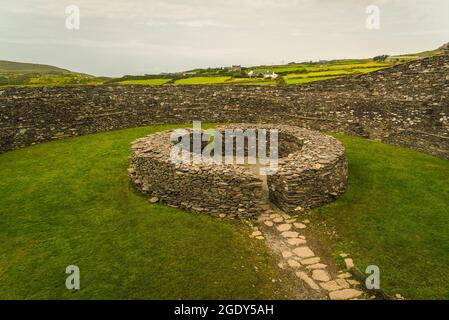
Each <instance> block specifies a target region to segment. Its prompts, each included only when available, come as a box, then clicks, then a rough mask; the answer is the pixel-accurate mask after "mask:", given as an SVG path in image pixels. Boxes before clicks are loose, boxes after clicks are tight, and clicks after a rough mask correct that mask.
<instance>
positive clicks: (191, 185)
mask: <svg viewBox="0 0 449 320" xmlns="http://www.w3.org/2000/svg"><path fill="white" fill-rule="evenodd" d="M229 129H242V130H247V129H255V130H260V129H266V130H269V129H277V130H278V132H279V138H278V143H279V145H278V149H279V160H278V168H277V170H276V171H275V172H274V174H271V175H268V176H266V179H265V180H264V177H262V176H260V175H258V174H257V172H258V171H257V170H254V168H251V167H250V166H249V165H247V164H246V165H245V164H242V165H238V164H226V163H214V162H204V161H203V162H199V161H198V162H194V161H192V162H189V163H176V162H173V159H172V157H171V151H172V147H173V143H172V142H171V140H170V137H171V134H172V131H171V130H168V131H163V132H159V133H155V134H152V135H149V136H147V137H144V138H140V139H138V140H136V141H135V142H134V143H133V146H132V149H133V154H132V157H131V161H130V162H131V163H130V167H129V169H128V172H129V176H130V178H131V180H132V182H133V183H134V184H135V186H136V187H137V188H138V189H139V190H140V191H141V192H143V193H144V194H146V195H148V196H150V197H153V198H157V199H158V200H159V199H160V200H161V201H162V202H164V203H167V204H169V205H171V206H175V207H179V208H183V209H187V210H190V211H194V212H205V213H208V214H211V215H217V216H219V215H222V216H224V215H226V216H228V217H254V216H256V215H259V214H260V213H261V212H263V210H264V209H263V207H264V205H265V204H266V203H267V201H268V199H269V200H270V201H271V202H272V203H274V204H276V205H277V206H278V207H279V208H280V209H282V210H284V211H285V212H289V213H295V212H302V211H304V210H306V209H311V208H314V207H317V206H320V205H322V204H325V203H327V202H329V201H332V200H334V199H335V198H336V197H338V196H339V195H340V194H342V193H343V192H344V191H345V190H346V188H347V177H348V167H347V161H346V157H345V150H344V147H343V145H342V144H341V143H340V142H339V141H337V140H336V139H334V138H332V137H329V136H326V135H324V134H322V133H319V132H317V131H312V130H307V129H302V128H298V127H293V126H287V125H268V124H266V125H256V124H238V125H229V126H220V127H218V130H219V131H220V132H223V131H224V130H229ZM188 132H192V130H190V131H188ZM233 146H234V148H235V144H234V143H233ZM268 148H269V146H268ZM234 155H235V150H234ZM246 156H247V154H246Z"/></svg>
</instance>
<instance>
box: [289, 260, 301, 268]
mask: <svg viewBox="0 0 449 320" xmlns="http://www.w3.org/2000/svg"><path fill="white" fill-rule="evenodd" d="M287 263H288V265H289V266H290V267H292V268H299V267H300V266H301V264H300V263H299V262H298V261H296V260H293V259H289V260H288V261H287Z"/></svg>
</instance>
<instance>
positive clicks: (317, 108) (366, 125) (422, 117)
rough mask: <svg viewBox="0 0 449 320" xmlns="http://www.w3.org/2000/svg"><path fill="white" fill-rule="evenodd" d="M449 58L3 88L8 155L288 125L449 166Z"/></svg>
mask: <svg viewBox="0 0 449 320" xmlns="http://www.w3.org/2000/svg"><path fill="white" fill-rule="evenodd" d="M448 110H449V55H441V56H437V57H431V58H426V59H421V60H417V61H413V62H410V63H406V64H403V65H399V66H396V67H393V68H389V69H385V70H380V71H376V72H372V73H368V74H363V75H359V76H355V77H342V78H336V79H331V80H326V81H320V82H315V83H311V84H307V85H300V86H285V87H267V86H223V85H220V86H217V85H213V86H212V85H210V86H170V85H168V86H138V85H136V86H120V85H117V86H79V87H39V88H0V152H1V151H8V150H13V149H16V148H20V147H24V146H28V145H31V144H35V143H40V142H43V141H48V140H53V139H60V138H64V137H72V136H78V135H84V134H89V133H94V132H101V131H107V130H114V129H120V128H128V127H136V126H143V125H149V124H160V123H190V122H191V121H193V120H201V121H203V122H222V123H223V122H251V123H267V122H271V123H279V124H291V125H297V126H301V127H308V128H312V129H317V130H322V131H334V132H341V133H347V134H351V135H357V136H361V137H366V138H371V139H377V140H380V141H384V142H387V143H392V144H397V145H401V146H406V147H410V148H413V149H415V150H418V151H422V152H426V153H429V154H432V155H436V156H439V157H441V158H445V159H449V111H448Z"/></svg>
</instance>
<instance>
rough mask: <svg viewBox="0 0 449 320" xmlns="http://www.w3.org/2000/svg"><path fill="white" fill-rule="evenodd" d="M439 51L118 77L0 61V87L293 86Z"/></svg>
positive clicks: (374, 68)
mask: <svg viewBox="0 0 449 320" xmlns="http://www.w3.org/2000/svg"><path fill="white" fill-rule="evenodd" d="M440 52H441V51H440V50H433V51H425V52H421V53H413V54H407V55H405V54H404V55H396V56H389V57H387V56H385V57H387V58H386V60H385V61H383V62H380V60H379V59H374V58H373V59H343V60H332V61H322V62H301V63H292V64H287V65H271V66H267V65H262V66H254V67H243V68H242V69H241V70H231V69H229V68H228V69H226V68H204V69H193V70H190V71H185V72H178V73H173V74H171V75H167V74H164V75H144V76H142V75H141V76H133V75H127V76H123V77H121V78H107V77H94V76H90V75H87V74H82V73H76V72H72V71H69V70H66V69H61V68H58V67H54V66H49V65H42V64H32V63H20V62H12V61H4V60H0V86H69V85H99V84H125V85H127V84H130V85H164V84H176V85H205V84H228V85H236V84H238V85H240V84H241V85H281V84H283V83H285V84H287V85H294V84H302V83H307V82H313V81H320V80H325V79H330V78H332V77H338V76H345V75H347V76H350V75H356V74H360V73H366V72H373V71H376V70H380V69H383V68H388V67H392V66H394V65H396V64H398V63H404V62H407V61H410V60H414V59H419V58H423V57H430V56H434V55H436V54H439V53H440ZM251 70H253V71H256V72H259V73H261V72H266V71H273V72H275V73H277V74H278V75H279V78H278V80H270V79H267V80H265V79H263V78H262V77H260V78H248V77H247V73H248V72H249V71H251ZM192 74H193V76H192ZM148 78H149V79H148ZM282 80H283V81H282Z"/></svg>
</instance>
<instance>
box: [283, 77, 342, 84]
mask: <svg viewBox="0 0 449 320" xmlns="http://www.w3.org/2000/svg"><path fill="white" fill-rule="evenodd" d="M333 78H335V76H334V77H332V76H330V77H296V78H288V77H284V81H285V83H286V84H303V83H308V82H315V81H321V80H327V79H333Z"/></svg>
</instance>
